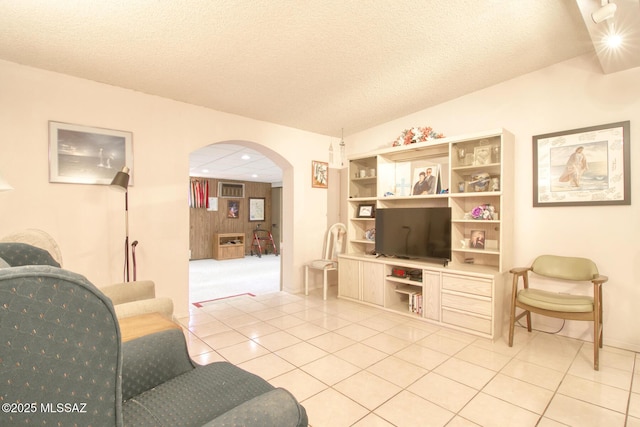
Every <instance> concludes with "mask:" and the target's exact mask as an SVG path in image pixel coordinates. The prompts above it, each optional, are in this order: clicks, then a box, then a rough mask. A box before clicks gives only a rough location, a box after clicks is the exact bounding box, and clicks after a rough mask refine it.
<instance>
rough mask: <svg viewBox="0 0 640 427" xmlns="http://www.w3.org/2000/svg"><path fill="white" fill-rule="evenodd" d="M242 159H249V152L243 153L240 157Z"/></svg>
mask: <svg viewBox="0 0 640 427" xmlns="http://www.w3.org/2000/svg"><path fill="white" fill-rule="evenodd" d="M240 158H241V159H242V160H249V159H250V158H251V156H250V155H248V154H243V155H242V157H240Z"/></svg>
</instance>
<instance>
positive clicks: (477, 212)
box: [464, 204, 496, 220]
mask: <svg viewBox="0 0 640 427" xmlns="http://www.w3.org/2000/svg"><path fill="white" fill-rule="evenodd" d="M495 217H496V208H494V207H493V206H491V205H490V204H483V205H480V206H476V207H475V208H473V209H471V212H468V213H466V214H464V219H478V220H491V219H495Z"/></svg>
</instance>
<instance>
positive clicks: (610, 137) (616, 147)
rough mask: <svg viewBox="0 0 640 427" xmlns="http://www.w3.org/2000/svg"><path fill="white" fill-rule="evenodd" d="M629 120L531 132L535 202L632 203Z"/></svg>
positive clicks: (536, 204)
mask: <svg viewBox="0 0 640 427" xmlns="http://www.w3.org/2000/svg"><path fill="white" fill-rule="evenodd" d="M629 128H630V122H629V121H625V122H618V123H609V124H605V125H599V126H591V127H586V128H581V129H573V130H568V131H562V132H554V133H548V134H544V135H536V136H534V137H533V206H534V207H544V206H597V205H630V204H631V177H630V154H629V152H630V150H629V148H630V147H629V145H630V136H629Z"/></svg>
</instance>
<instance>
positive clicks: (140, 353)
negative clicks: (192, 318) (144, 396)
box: [122, 329, 194, 401]
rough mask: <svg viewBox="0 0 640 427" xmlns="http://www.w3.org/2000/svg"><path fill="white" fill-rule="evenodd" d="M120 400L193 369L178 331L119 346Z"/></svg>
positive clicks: (165, 332) (139, 339)
mask: <svg viewBox="0 0 640 427" xmlns="http://www.w3.org/2000/svg"><path fill="white" fill-rule="evenodd" d="M122 353H123V365H122V399H123V400H125V401H126V400H128V399H130V398H131V397H133V396H137V395H139V394H140V393H143V392H145V391H147V390H151V389H152V388H154V387H155V386H157V385H159V384H162V383H163V382H166V381H169V380H170V379H173V378H175V377H177V376H178V375H181V374H184V373H185V372H188V371H190V370H192V369H193V368H194V365H193V363H192V362H191V359H190V358H189V353H188V351H187V346H186V343H185V340H184V335H183V333H182V331H181V330H177V329H175V330H171V331H164V332H158V333H155V334H151V335H147V336H144V337H141V338H138V339H135V340H132V341H129V342H125V343H123V344H122Z"/></svg>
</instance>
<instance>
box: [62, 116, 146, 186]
mask: <svg viewBox="0 0 640 427" xmlns="http://www.w3.org/2000/svg"><path fill="white" fill-rule="evenodd" d="M125 166H127V167H128V168H129V169H130V171H131V172H129V175H130V177H131V178H130V179H129V186H132V185H133V133H131V132H127V131H121V130H113V129H103V128H98V127H91V126H83V125H75V124H70V123H61V122H54V121H49V182H59V183H68V184H99V185H110V184H111V181H112V180H113V177H114V176H115V175H116V173H117V172H118V171H120V170H122V168H123V167H125Z"/></svg>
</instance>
